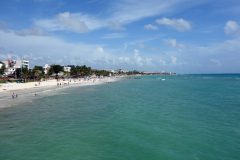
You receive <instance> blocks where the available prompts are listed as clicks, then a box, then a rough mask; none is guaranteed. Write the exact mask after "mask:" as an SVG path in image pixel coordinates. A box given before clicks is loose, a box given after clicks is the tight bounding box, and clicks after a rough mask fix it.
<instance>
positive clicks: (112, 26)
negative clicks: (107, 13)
mask: <svg viewBox="0 0 240 160" xmlns="http://www.w3.org/2000/svg"><path fill="white" fill-rule="evenodd" d="M108 28H109V29H110V30H122V31H125V30H126V28H124V27H123V26H122V25H121V24H120V23H119V22H117V21H116V22H109V26H108Z"/></svg>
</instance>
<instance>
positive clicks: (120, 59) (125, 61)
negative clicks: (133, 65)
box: [119, 57, 130, 63]
mask: <svg viewBox="0 0 240 160" xmlns="http://www.w3.org/2000/svg"><path fill="white" fill-rule="evenodd" d="M119 62H120V63H130V59H129V57H119Z"/></svg>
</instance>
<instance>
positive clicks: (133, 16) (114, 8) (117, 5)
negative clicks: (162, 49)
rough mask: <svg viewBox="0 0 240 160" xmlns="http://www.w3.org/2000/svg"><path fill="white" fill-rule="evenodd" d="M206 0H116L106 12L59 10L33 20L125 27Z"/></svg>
mask: <svg viewBox="0 0 240 160" xmlns="http://www.w3.org/2000/svg"><path fill="white" fill-rule="evenodd" d="M183 1H190V0H183ZM206 2H208V1H207V0H202V1H196V2H194V3H189V4H188V5H181V3H182V0H180V1H179V0H170V1H164V2H163V1H162V0H148V1H136V0H122V1H113V2H112V3H111V5H109V8H106V9H105V11H106V12H103V13H102V14H99V15H89V14H84V13H69V12H65V13H59V15H58V16H56V17H55V18H51V19H39V20H35V22H34V24H35V25H36V26H39V27H41V28H45V29H47V30H49V31H56V30H66V29H69V28H70V29H71V30H73V31H75V32H78V33H85V32H88V31H89V30H96V29H99V28H103V27H109V29H113V30H125V28H124V27H122V25H126V24H129V23H132V22H135V21H138V20H141V19H144V18H147V17H151V16H155V15H161V14H166V13H174V12H179V11H181V10H185V9H187V8H190V7H193V6H196V5H199V4H203V3H206ZM66 13H69V16H68V17H67V18H65V14H66ZM101 15H108V16H101ZM59 16H60V17H62V16H63V17H64V18H65V19H64V20H60V21H59ZM179 23H180V24H181V25H180V26H178V27H177V28H178V29H179V30H184V31H185V30H186V29H189V26H187V24H188V22H186V21H185V20H181V19H180V22H178V23H177V24H179ZM153 28H156V26H155V27H153ZM190 28H191V26H190ZM88 29H89V30H88Z"/></svg>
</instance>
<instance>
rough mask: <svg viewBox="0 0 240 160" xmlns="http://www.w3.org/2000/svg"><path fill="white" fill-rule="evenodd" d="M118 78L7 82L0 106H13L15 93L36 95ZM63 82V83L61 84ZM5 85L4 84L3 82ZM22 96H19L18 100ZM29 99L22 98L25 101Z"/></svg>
mask: <svg viewBox="0 0 240 160" xmlns="http://www.w3.org/2000/svg"><path fill="white" fill-rule="evenodd" d="M116 80H117V77H104V78H94V79H83V78H71V79H66V80H63V79H61V80H56V79H52V80H47V81H42V82H28V83H7V85H5V84H4V85H5V86H4V87H3V86H2V87H0V101H1V105H0V108H5V107H9V106H11V105H12V104H11V102H9V100H10V99H12V95H13V93H14V98H15V99H16V95H18V97H19V96H20V97H22V95H24V94H32V95H35V94H36V93H38V92H44V91H46V90H54V89H64V88H67V87H74V86H81V85H84V86H86V85H98V84H101V83H108V82H109V83H111V82H114V81H116ZM60 84H61V85H60ZM1 85H3V84H1ZM19 99H20V98H18V102H19V101H20V100H19ZM24 101H27V100H21V102H24Z"/></svg>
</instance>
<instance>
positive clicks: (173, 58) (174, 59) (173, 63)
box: [171, 56, 177, 65]
mask: <svg viewBox="0 0 240 160" xmlns="http://www.w3.org/2000/svg"><path fill="white" fill-rule="evenodd" d="M171 59H172V63H171V64H172V65H177V63H176V62H177V58H176V57H172V56H171Z"/></svg>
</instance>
